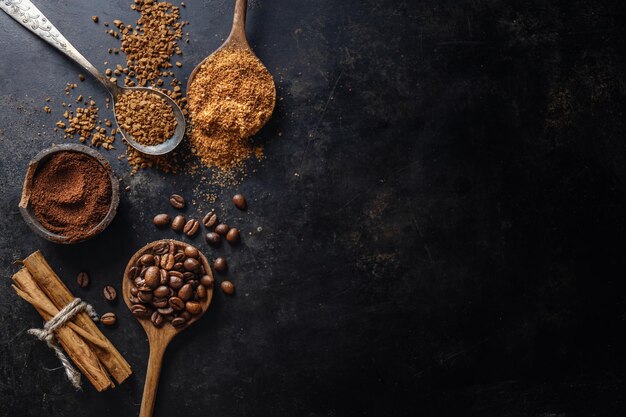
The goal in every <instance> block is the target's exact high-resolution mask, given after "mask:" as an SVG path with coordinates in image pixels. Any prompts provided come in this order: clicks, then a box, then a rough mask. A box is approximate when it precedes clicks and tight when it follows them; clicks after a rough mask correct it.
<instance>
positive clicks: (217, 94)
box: [187, 48, 276, 170]
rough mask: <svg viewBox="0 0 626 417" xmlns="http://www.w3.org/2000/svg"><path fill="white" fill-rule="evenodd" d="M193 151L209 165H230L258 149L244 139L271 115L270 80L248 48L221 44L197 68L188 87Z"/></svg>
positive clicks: (259, 151) (273, 93)
mask: <svg viewBox="0 0 626 417" xmlns="http://www.w3.org/2000/svg"><path fill="white" fill-rule="evenodd" d="M187 94H188V97H187V98H188V103H189V111H190V115H191V119H192V127H193V130H192V133H191V145H192V151H193V152H194V153H195V154H196V155H197V156H198V157H199V158H200V159H201V161H202V163H203V164H205V165H207V166H209V167H213V166H214V167H218V168H220V169H221V170H230V169H233V168H235V167H237V166H240V165H241V164H242V162H243V161H245V160H246V159H248V158H250V157H252V156H253V155H256V156H257V157H259V156H262V149H261V148H260V147H255V146H253V145H252V144H250V142H249V141H248V140H247V139H248V138H249V137H250V136H252V135H254V134H255V133H257V132H258V131H259V130H260V129H261V128H262V127H263V125H265V123H266V122H267V121H268V120H269V118H270V116H271V115H272V112H273V111H274V104H275V102H276V88H275V87H274V80H273V78H272V75H271V74H270V73H269V71H268V70H267V68H265V66H264V65H263V64H262V63H261V61H260V60H259V59H258V58H257V57H256V56H255V55H254V54H253V53H251V52H250V51H248V50H239V49H229V48H227V49H222V50H220V51H218V52H216V53H215V54H213V55H212V56H210V57H209V58H208V59H207V61H206V62H205V63H204V64H203V65H202V66H201V67H200V69H199V70H198V72H197V74H196V75H195V77H194V79H193V82H192V83H191V85H190V87H189V91H188V93H187Z"/></svg>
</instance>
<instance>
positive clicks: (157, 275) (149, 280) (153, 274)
mask: <svg viewBox="0 0 626 417" xmlns="http://www.w3.org/2000/svg"><path fill="white" fill-rule="evenodd" d="M165 256H167V255H165ZM143 279H144V281H145V283H146V285H147V286H148V287H149V288H152V289H154V288H156V287H158V286H159V283H160V282H161V271H160V270H159V267H158V266H151V267H149V268H148V270H147V271H146V275H144V277H143Z"/></svg>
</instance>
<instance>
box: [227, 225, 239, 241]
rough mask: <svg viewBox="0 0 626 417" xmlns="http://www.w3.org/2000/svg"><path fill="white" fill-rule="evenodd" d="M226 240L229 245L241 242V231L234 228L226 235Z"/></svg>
mask: <svg viewBox="0 0 626 417" xmlns="http://www.w3.org/2000/svg"><path fill="white" fill-rule="evenodd" d="M226 240H227V241H228V243H237V241H239V230H238V229H237V228H236V227H233V228H232V229H230V230H229V231H228V233H226Z"/></svg>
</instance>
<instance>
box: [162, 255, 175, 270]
mask: <svg viewBox="0 0 626 417" xmlns="http://www.w3.org/2000/svg"><path fill="white" fill-rule="evenodd" d="M174 263H175V260H174V255H172V254H171V253H166V254H165V255H163V256H162V257H161V268H163V269H165V270H168V271H169V270H170V269H172V267H173V266H174Z"/></svg>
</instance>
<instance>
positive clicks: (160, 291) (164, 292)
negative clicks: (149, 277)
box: [154, 285, 170, 297]
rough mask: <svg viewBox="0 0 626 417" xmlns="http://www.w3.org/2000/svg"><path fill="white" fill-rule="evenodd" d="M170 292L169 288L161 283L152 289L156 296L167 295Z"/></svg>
mask: <svg viewBox="0 0 626 417" xmlns="http://www.w3.org/2000/svg"><path fill="white" fill-rule="evenodd" d="M169 294H170V289H169V287H167V286H166V285H161V286H159V287H157V288H156V289H155V290H154V295H155V296H156V297H167V296H168V295H169Z"/></svg>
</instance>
